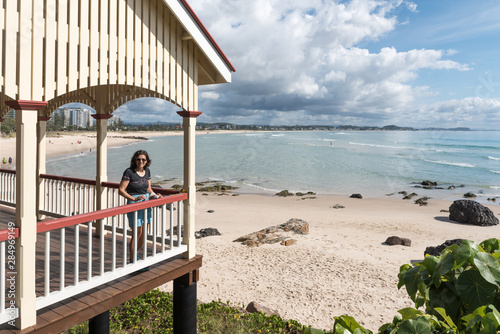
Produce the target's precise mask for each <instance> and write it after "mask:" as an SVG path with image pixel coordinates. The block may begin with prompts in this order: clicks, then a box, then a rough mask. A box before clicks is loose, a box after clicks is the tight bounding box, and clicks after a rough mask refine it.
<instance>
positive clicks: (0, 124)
mask: <svg viewBox="0 0 500 334" xmlns="http://www.w3.org/2000/svg"><path fill="white" fill-rule="evenodd" d="M3 121H5V118H2V117H0V137H3V132H2V122H3ZM1 151H2V142H1V141H0V152H1ZM2 158H3V157H0V159H2Z"/></svg>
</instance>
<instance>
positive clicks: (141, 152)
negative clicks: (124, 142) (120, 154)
mask: <svg viewBox="0 0 500 334" xmlns="http://www.w3.org/2000/svg"><path fill="white" fill-rule="evenodd" d="M140 155H145V156H146V160H147V162H146V166H144V168H146V167H149V166H150V165H151V162H152V160H151V159H150V158H149V154H148V152H146V151H144V150H139V151H136V152H135V153H134V155H133V156H132V160H130V168H132V169H136V168H137V163H136V162H135V159H137V158H138V157H139V156H140Z"/></svg>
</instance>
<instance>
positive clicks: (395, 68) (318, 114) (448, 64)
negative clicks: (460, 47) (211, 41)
mask: <svg viewBox="0 0 500 334" xmlns="http://www.w3.org/2000/svg"><path fill="white" fill-rule="evenodd" d="M190 3H191V6H192V7H193V8H194V9H195V10H196V12H197V13H198V15H199V16H200V17H201V19H202V21H203V22H204V23H205V25H206V26H207V28H208V30H209V31H210V32H211V33H212V35H213V36H215V37H216V40H217V42H218V43H219V45H221V47H222V49H223V50H224V51H225V52H226V54H227V55H228V57H229V59H230V60H231V62H232V63H233V65H234V66H235V68H236V70H237V72H236V73H234V74H233V82H232V83H231V84H228V85H221V86H210V87H208V88H203V87H202V88H201V89H200V91H201V92H203V93H202V94H201V97H202V98H201V99H200V107H201V108H200V109H203V110H206V112H207V115H208V117H210V119H212V120H213V121H228V122H230V121H234V122H236V123H240V124H249V123H254V122H261V123H265V124H272V123H275V122H278V123H279V124H286V123H291V124H299V123H300V122H308V123H309V124H311V123H312V124H321V123H324V122H331V123H332V124H334V123H337V122H338V121H339V120H351V121H353V122H354V121H356V123H357V124H360V123H371V124H374V123H382V124H383V122H385V121H389V120H392V119H394V117H395V115H397V114H398V113H399V114H401V113H402V112H403V111H404V110H413V111H416V109H415V106H414V104H415V103H416V102H418V101H420V100H421V99H422V98H423V97H432V96H435V95H436V94H437V92H436V91H434V90H433V89H431V88H430V87H429V86H428V85H418V84H415V81H416V79H418V76H419V73H420V72H421V71H423V70H430V71H457V72H458V71H469V70H471V66H470V65H469V64H466V63H460V62H457V61H454V60H452V59H449V57H451V56H453V55H455V54H456V53H457V51H456V50H453V49H449V48H447V49H446V50H435V49H410V50H407V51H399V50H397V49H396V48H395V47H392V46H387V47H382V48H381V49H380V50H378V51H373V50H368V49H367V48H363V47H361V46H359V45H360V44H362V43H364V42H366V41H378V40H381V39H383V38H384V37H385V36H386V35H387V34H389V33H391V32H393V31H394V30H395V29H397V27H398V24H400V22H399V21H398V17H397V16H396V14H394V13H395V12H398V13H399V12H401V11H405V10H406V11H407V12H408V13H416V12H418V10H417V5H416V4H415V3H414V2H411V1H401V0H399V1H397V0H394V1H391V0H386V1H376V0H351V1H342V2H339V1H320V0H312V1H308V2H305V1H300V0H292V1H285V0H257V1H243V0H224V1H223V0H192V1H190ZM396 9H397V11H396ZM417 15H418V14H417ZM214 96H216V97H217V98H214ZM452 105H454V104H452ZM428 109H429V110H432V112H433V113H436V114H439V112H440V110H442V109H443V106H440V107H436V106H433V107H428ZM458 115H461V116H459V117H462V116H463V117H465V116H464V114H460V113H459V114H458ZM444 117H445V116H443V118H444ZM415 120H416V119H415ZM421 120H422V121H424V120H425V117H422V118H421ZM436 121H439V119H437V118H436ZM304 124H305V123H304ZM408 125H411V124H408Z"/></svg>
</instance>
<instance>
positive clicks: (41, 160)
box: [36, 116, 50, 219]
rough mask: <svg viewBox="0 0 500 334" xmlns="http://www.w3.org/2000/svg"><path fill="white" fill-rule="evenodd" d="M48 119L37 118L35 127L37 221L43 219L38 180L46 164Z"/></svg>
mask: <svg viewBox="0 0 500 334" xmlns="http://www.w3.org/2000/svg"><path fill="white" fill-rule="evenodd" d="M49 119H50V117H48V116H38V126H37V133H36V134H37V142H38V145H37V152H36V157H37V174H36V182H37V185H38V191H37V192H36V203H37V205H36V209H37V211H36V216H37V218H38V219H43V217H44V216H43V215H42V214H41V213H40V211H41V210H43V209H44V206H45V190H44V180H43V179H42V178H40V175H41V174H45V173H46V171H47V170H46V162H47V157H46V156H47V143H46V141H47V136H46V133H47V121H48V120H49Z"/></svg>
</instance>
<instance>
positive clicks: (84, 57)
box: [78, 0, 90, 88]
mask: <svg viewBox="0 0 500 334" xmlns="http://www.w3.org/2000/svg"><path fill="white" fill-rule="evenodd" d="M80 4H81V5H80V17H79V23H80V40H79V42H80V57H79V65H78V88H83V87H87V86H88V85H89V82H88V77H89V42H90V41H89V35H90V30H89V0H80Z"/></svg>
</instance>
